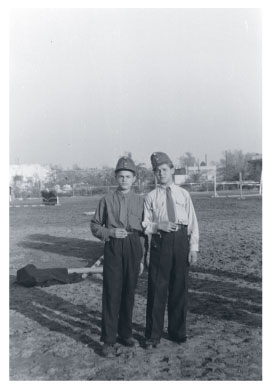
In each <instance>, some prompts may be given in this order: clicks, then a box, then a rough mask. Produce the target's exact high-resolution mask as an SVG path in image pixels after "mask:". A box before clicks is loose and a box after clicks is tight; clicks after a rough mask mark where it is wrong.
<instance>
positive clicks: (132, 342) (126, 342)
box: [119, 337, 135, 347]
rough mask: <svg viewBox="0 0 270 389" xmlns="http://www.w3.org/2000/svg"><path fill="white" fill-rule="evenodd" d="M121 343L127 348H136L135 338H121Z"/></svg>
mask: <svg viewBox="0 0 270 389" xmlns="http://www.w3.org/2000/svg"><path fill="white" fill-rule="evenodd" d="M119 343H121V344H122V345H123V346H126V347H134V346H135V340H134V339H133V338H131V337H130V338H119Z"/></svg>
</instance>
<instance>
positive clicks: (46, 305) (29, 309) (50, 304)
mask: <svg viewBox="0 0 270 389" xmlns="http://www.w3.org/2000/svg"><path fill="white" fill-rule="evenodd" d="M92 281H93V282H94V283H98V284H100V283H102V280H99V279H94V277H93V278H92ZM10 309H11V310H15V311H16V312H19V313H21V314H22V315H24V316H25V317H28V318H29V319H31V320H34V321H36V322H37V323H39V324H40V325H42V326H43V327H46V328H48V329H49V330H50V331H56V332H59V333H61V334H63V335H66V336H69V337H71V338H73V339H75V340H76V341H78V342H81V343H83V344H85V345H88V347H90V348H91V349H92V350H93V351H94V352H95V353H96V354H98V355H101V344H100V343H99V342H98V341H96V340H95V339H93V338H92V337H90V336H88V335H86V334H85V331H89V330H90V331H91V334H93V335H98V337H100V334H101V331H100V328H101V312H100V311H97V310H94V309H89V308H87V307H86V306H85V305H82V304H79V305H74V304H72V303H70V302H69V301H67V300H64V299H62V298H61V297H58V296H56V295H55V294H50V293H47V292H46V291H45V290H44V288H42V289H41V288H36V287H33V288H26V287H23V286H20V285H19V284H17V282H16V277H15V276H10ZM133 327H134V330H135V331H137V332H140V333H143V331H144V328H143V327H142V326H140V325H139V324H136V323H135V324H134V326H133ZM134 337H135V338H136V339H138V341H140V342H142V340H143V336H142V335H140V334H139V333H136V334H135V336H134Z"/></svg>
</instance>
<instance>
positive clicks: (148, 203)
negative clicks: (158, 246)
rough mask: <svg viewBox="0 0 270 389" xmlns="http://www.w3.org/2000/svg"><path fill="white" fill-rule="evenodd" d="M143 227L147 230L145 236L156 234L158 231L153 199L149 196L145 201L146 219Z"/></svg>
mask: <svg viewBox="0 0 270 389" xmlns="http://www.w3.org/2000/svg"><path fill="white" fill-rule="evenodd" d="M142 226H143V228H144V229H145V230H144V232H145V234H156V233H157V231H158V223H154V222H153V206H152V199H151V196H149V195H147V196H146V198H145V200H144V218H143V222H142Z"/></svg>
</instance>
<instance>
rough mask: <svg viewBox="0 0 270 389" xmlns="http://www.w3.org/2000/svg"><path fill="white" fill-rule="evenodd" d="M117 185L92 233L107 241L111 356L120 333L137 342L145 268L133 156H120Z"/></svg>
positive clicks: (106, 324) (106, 338)
mask: <svg viewBox="0 0 270 389" xmlns="http://www.w3.org/2000/svg"><path fill="white" fill-rule="evenodd" d="M115 177H116V181H117V184H118V188H117V189H116V190H115V191H114V192H111V193H108V194H107V195H106V196H104V197H103V198H102V199H101V200H100V202H99V205H98V207H97V210H96V213H95V216H94V218H93V219H92V221H91V231H92V233H93V235H94V236H95V237H97V238H99V239H101V240H102V241H104V242H105V246H104V265H103V295H102V333H101V341H103V342H104V345H103V347H102V354H103V355H104V356H108V357H112V356H114V354H115V349H114V344H115V342H116V336H117V333H118V335H119V338H120V339H119V340H120V342H121V343H122V344H124V345H125V346H128V347H133V346H134V345H135V342H134V339H133V338H132V312H133V305H134V296H135V287H136V284H137V280H138V275H139V274H141V273H142V272H143V260H144V237H143V234H142V215H143V198H142V196H140V195H139V194H136V193H134V192H133V191H132V189H131V187H132V184H133V183H134V182H135V180H136V167H135V164H134V162H133V160H132V159H131V158H128V157H122V158H120V159H119V161H118V163H117V166H116V169H115Z"/></svg>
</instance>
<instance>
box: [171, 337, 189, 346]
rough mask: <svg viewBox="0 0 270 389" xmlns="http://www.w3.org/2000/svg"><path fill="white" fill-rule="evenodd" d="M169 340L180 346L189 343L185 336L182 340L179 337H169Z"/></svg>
mask: <svg viewBox="0 0 270 389" xmlns="http://www.w3.org/2000/svg"><path fill="white" fill-rule="evenodd" d="M169 339H170V340H171V341H172V342H175V343H178V344H180V343H185V342H186V341H187V336H183V337H181V338H178V337H175V336H169Z"/></svg>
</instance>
